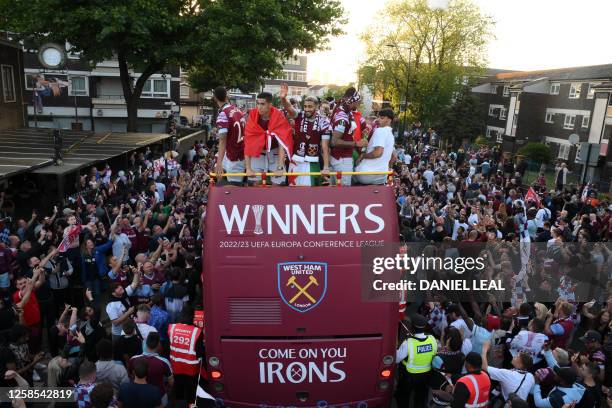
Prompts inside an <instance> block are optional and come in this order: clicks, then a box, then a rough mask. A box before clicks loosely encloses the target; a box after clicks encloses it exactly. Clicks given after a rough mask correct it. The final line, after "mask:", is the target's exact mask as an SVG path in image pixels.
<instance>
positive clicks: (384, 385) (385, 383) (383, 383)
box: [378, 381, 389, 390]
mask: <svg viewBox="0 0 612 408" xmlns="http://www.w3.org/2000/svg"><path fill="white" fill-rule="evenodd" d="M378 388H380V389H381V390H386V389H387V388H389V381H380V382H379V383H378Z"/></svg>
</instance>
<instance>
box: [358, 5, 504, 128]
mask: <svg viewBox="0 0 612 408" xmlns="http://www.w3.org/2000/svg"><path fill="white" fill-rule="evenodd" d="M492 25H493V22H492V19H491V18H490V17H487V16H485V15H483V14H481V12H480V10H479V8H478V7H477V6H475V5H474V4H473V3H472V2H471V1H470V0H451V1H450V2H449V5H448V8H447V9H444V10H442V9H432V8H430V7H429V6H428V4H427V1H426V0H394V1H390V2H389V3H388V5H387V7H386V8H385V11H384V12H383V16H382V18H381V19H380V21H379V23H378V24H376V25H372V26H370V27H369V28H368V30H367V31H366V33H365V34H364V36H363V41H364V42H365V44H366V50H367V51H366V54H367V58H366V59H365V61H364V66H366V67H368V69H367V72H366V73H367V75H365V76H364V80H365V81H367V82H368V83H369V84H370V85H372V86H373V89H374V92H375V93H377V94H381V93H383V94H385V95H388V96H390V99H391V102H392V105H393V106H395V107H396V108H399V107H400V106H403V105H404V101H405V100H408V108H407V111H408V112H407V113H408V117H409V118H410V119H412V120H420V121H422V122H424V123H427V124H435V123H439V121H440V119H441V116H442V114H443V112H444V110H445V108H446V107H448V106H449V105H450V104H451V103H452V100H453V97H454V96H455V95H456V94H457V93H458V92H459V91H460V90H461V88H462V87H463V82H464V78H466V77H472V76H476V75H479V74H481V73H482V72H483V69H484V67H485V66H486V60H485V55H486V45H487V42H488V40H489V38H491V37H492V34H491V31H490V30H491V27H492Z"/></svg>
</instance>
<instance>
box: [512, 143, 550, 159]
mask: <svg viewBox="0 0 612 408" xmlns="http://www.w3.org/2000/svg"><path fill="white" fill-rule="evenodd" d="M517 153H518V154H520V155H523V156H526V157H529V159H531V160H532V161H534V162H538V163H550V158H551V152H550V147H548V146H546V145H545V144H543V143H535V142H529V143H527V144H526V145H525V146H523V147H521V148H520V149H519V151H518V152H517Z"/></svg>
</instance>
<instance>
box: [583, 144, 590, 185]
mask: <svg viewBox="0 0 612 408" xmlns="http://www.w3.org/2000/svg"><path fill="white" fill-rule="evenodd" d="M592 146H593V143H589V149H588V150H587V156H586V160H585V161H584V167H583V168H582V177H581V179H580V184H583V185H584V182H585V181H586V175H587V170H588V168H589V163H590V162H591V147H592Z"/></svg>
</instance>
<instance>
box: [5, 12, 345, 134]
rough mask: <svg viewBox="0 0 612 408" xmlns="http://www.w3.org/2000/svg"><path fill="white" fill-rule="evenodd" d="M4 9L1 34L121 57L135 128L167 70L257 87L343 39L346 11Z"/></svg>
mask: <svg viewBox="0 0 612 408" xmlns="http://www.w3.org/2000/svg"><path fill="white" fill-rule="evenodd" d="M0 9H1V10H2V11H3V14H4V19H2V21H1V22H0V24H1V26H0V29H3V30H7V31H11V32H15V33H19V35H20V36H21V37H22V38H24V39H28V40H32V41H34V42H35V43H38V44H41V43H44V42H48V41H55V42H58V43H60V44H63V43H64V41H68V42H70V44H72V46H73V47H74V51H81V52H82V54H83V56H84V57H85V58H86V59H87V60H89V61H91V62H92V64H95V63H97V62H100V61H103V60H108V59H111V58H117V60H118V62H119V69H120V75H121V82H122V87H123V93H124V96H125V99H126V103H127V107H128V130H130V131H135V130H136V112H137V105H138V100H139V98H140V95H141V93H142V88H143V86H144V84H145V82H146V80H147V79H148V78H149V77H150V76H151V75H152V74H153V73H155V72H158V71H162V70H163V69H164V67H166V66H167V65H169V64H173V65H180V66H182V67H184V68H188V70H189V72H190V73H192V79H191V83H192V85H193V86H194V88H195V89H196V90H208V89H211V88H212V87H214V86H216V85H220V84H223V85H227V86H230V87H244V88H245V90H251V89H253V88H255V87H256V85H257V84H258V83H259V82H260V81H261V78H263V77H266V76H270V75H271V74H273V73H274V72H276V71H278V70H279V69H280V63H279V61H282V60H283V59H286V58H288V57H290V56H292V55H293V54H294V53H295V52H296V50H299V51H301V52H309V51H314V50H315V49H318V48H319V47H321V46H323V45H325V42H326V39H327V38H328V37H329V36H330V35H338V34H340V33H341V30H340V26H339V25H340V23H342V20H341V16H342V13H343V11H342V8H341V7H340V3H339V1H338V0H308V1H307V0H129V1H126V0H105V1H100V0H80V1H66V0H27V1H26V0H0ZM131 70H133V71H134V72H138V73H141V75H140V77H139V78H138V79H137V80H136V82H134V81H133V79H132V78H131V77H130V75H132V74H131V72H130V71H131Z"/></svg>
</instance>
